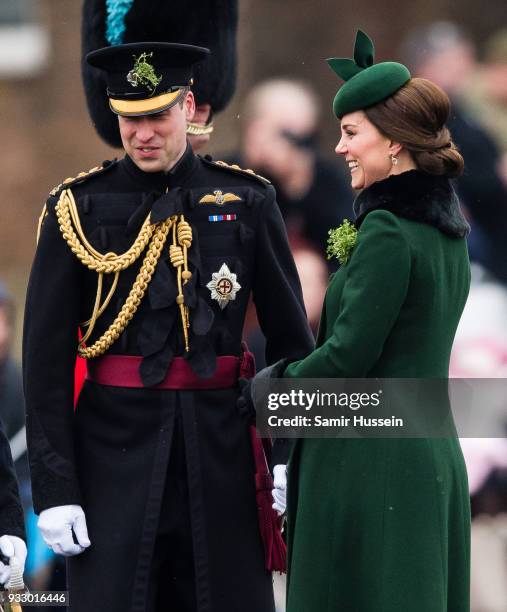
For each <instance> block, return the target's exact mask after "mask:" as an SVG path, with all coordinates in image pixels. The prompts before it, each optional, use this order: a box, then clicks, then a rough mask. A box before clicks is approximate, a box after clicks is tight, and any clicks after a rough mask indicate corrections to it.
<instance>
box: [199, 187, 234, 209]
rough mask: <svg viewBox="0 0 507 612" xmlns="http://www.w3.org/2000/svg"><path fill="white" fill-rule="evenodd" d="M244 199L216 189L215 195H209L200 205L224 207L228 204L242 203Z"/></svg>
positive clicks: (202, 199) (205, 196)
mask: <svg viewBox="0 0 507 612" xmlns="http://www.w3.org/2000/svg"><path fill="white" fill-rule="evenodd" d="M241 201H242V199H241V198H240V197H239V196H237V195H236V194H234V193H223V192H222V191H220V190H219V189H216V190H215V191H214V192H213V194H211V193H207V194H206V195H204V196H203V197H202V198H201V199H200V200H199V204H214V205H215V206H223V205H224V204H227V202H241Z"/></svg>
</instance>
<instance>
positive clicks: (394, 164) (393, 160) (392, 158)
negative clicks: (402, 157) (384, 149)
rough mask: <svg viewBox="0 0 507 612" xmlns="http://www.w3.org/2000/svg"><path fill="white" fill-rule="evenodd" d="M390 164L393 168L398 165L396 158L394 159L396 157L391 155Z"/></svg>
mask: <svg viewBox="0 0 507 612" xmlns="http://www.w3.org/2000/svg"><path fill="white" fill-rule="evenodd" d="M391 163H392V165H393V166H396V164H397V163H398V158H397V157H396V155H393V154H392V153H391Z"/></svg>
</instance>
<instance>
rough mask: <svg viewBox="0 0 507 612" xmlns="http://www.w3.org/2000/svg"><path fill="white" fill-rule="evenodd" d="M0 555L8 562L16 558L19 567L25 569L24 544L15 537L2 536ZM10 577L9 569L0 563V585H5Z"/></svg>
mask: <svg viewBox="0 0 507 612" xmlns="http://www.w3.org/2000/svg"><path fill="white" fill-rule="evenodd" d="M0 553H2V555H3V556H4V557H7V558H8V559H9V560H10V559H11V558H12V557H16V559H17V560H18V562H19V565H20V567H21V571H24V569H25V560H26V544H25V543H24V542H23V540H22V539H21V538H18V537H17V536H10V535H4V536H2V537H1V538H0ZM10 577H11V568H10V567H9V565H5V563H2V562H1V561H0V584H3V585H7V583H8V582H9V579H10Z"/></svg>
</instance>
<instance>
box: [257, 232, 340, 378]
mask: <svg viewBox="0 0 507 612" xmlns="http://www.w3.org/2000/svg"><path fill="white" fill-rule="evenodd" d="M290 247H291V250H292V255H293V256H294V262H295V264H296V268H297V271H298V275H299V280H300V281H301V289H302V290H303V301H304V304H305V310H306V316H307V317H308V323H309V324H310V329H311V330H312V333H313V335H314V336H315V337H317V332H318V328H319V321H320V312H321V310H322V302H323V300H324V295H325V293H326V289H327V284H328V276H329V274H328V269H327V266H326V263H325V261H324V259H323V258H322V256H321V254H320V253H318V252H317V251H316V250H315V249H314V248H313V247H311V246H310V245H309V244H308V243H306V242H304V241H293V242H291V243H290ZM246 341H247V344H248V348H249V349H250V350H251V351H252V353H253V354H254V356H255V364H256V366H257V369H258V370H259V369H261V368H264V367H265V366H266V359H265V357H264V354H265V349H266V340H265V338H264V335H263V333H262V331H261V329H260V328H259V326H258V325H256V326H253V328H252V329H251V330H250V331H249V332H248V334H247V336H246Z"/></svg>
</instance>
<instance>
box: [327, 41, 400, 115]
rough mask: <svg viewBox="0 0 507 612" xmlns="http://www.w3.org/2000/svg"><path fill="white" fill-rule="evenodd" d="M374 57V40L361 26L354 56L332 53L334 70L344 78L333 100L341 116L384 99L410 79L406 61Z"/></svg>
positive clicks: (329, 60) (331, 61) (331, 60)
mask: <svg viewBox="0 0 507 612" xmlns="http://www.w3.org/2000/svg"><path fill="white" fill-rule="evenodd" d="M374 61H375V48H374V46H373V42H372V40H371V39H370V37H369V36H368V35H367V34H365V33H364V32H362V31H361V30H358V31H357V34H356V42H355V45H354V59H347V58H341V57H333V58H331V59H328V60H327V63H328V64H329V65H330V66H331V68H332V69H333V70H334V72H336V74H337V75H338V76H339V77H341V78H342V79H343V80H344V81H345V83H344V84H343V85H342V86H341V87H340V89H339V90H338V92H337V94H336V96H335V98H334V102H333V111H334V114H335V115H336V116H337V117H338V119H340V118H341V117H343V115H346V114H347V113H352V112H354V111H357V110H361V109H363V108H368V106H373V104H377V102H381V101H382V100H385V99H386V98H388V97H389V96H391V95H392V94H393V93H395V92H396V91H398V89H399V88H400V87H402V86H403V85H405V83H406V82H407V81H409V80H410V72H409V70H408V68H407V67H406V66H404V65H403V64H398V63H397V62H381V63H380V64H374V63H373V62H374Z"/></svg>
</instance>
